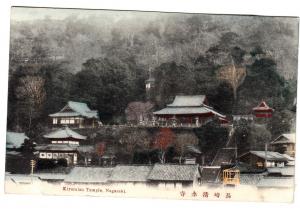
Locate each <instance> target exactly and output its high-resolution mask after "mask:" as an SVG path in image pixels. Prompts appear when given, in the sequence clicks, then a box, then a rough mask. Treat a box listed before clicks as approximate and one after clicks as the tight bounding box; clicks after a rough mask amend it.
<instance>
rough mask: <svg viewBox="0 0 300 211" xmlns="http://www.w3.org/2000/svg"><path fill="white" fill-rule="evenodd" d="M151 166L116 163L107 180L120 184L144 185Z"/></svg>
mask: <svg viewBox="0 0 300 211" xmlns="http://www.w3.org/2000/svg"><path fill="white" fill-rule="evenodd" d="M152 168H153V166H150V165H117V166H116V167H115V168H114V169H113V171H112V173H111V177H110V178H109V181H110V182H113V183H118V184H122V185H124V184H125V185H145V183H146V182H147V181H148V175H149V174H150V172H151V170H152Z"/></svg>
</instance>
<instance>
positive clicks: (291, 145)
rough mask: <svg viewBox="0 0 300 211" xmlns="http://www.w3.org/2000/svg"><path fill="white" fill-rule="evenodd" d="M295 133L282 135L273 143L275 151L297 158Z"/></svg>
mask: <svg viewBox="0 0 300 211" xmlns="http://www.w3.org/2000/svg"><path fill="white" fill-rule="evenodd" d="M295 144H296V135H295V133H288V134H282V135H280V136H279V137H277V138H276V139H275V140H274V141H272V142H271V147H272V149H273V151H275V152H279V153H282V154H287V155H289V156H291V157H295Z"/></svg>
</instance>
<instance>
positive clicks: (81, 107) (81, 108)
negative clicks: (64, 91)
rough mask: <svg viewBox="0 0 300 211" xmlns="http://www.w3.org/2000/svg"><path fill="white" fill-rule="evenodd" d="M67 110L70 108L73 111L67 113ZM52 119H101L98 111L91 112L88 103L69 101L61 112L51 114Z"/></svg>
mask: <svg viewBox="0 0 300 211" xmlns="http://www.w3.org/2000/svg"><path fill="white" fill-rule="evenodd" d="M66 108H70V109H71V110H72V111H73V112H72V111H71V112H70V111H67V112H66V111H65V109H66ZM49 116H51V117H61V116H72V117H73V116H84V117H87V118H99V117H98V111H96V110H91V109H90V108H89V107H88V106H87V104H86V103H81V102H74V101H69V102H68V104H67V105H66V106H65V107H64V108H63V109H62V110H60V111H59V112H57V113H54V114H50V115H49Z"/></svg>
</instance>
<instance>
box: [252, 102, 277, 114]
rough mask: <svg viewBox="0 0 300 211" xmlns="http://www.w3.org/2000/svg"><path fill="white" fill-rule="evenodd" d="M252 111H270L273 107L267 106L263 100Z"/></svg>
mask: <svg viewBox="0 0 300 211" xmlns="http://www.w3.org/2000/svg"><path fill="white" fill-rule="evenodd" d="M253 110H254V111H258V112H259V111H270V112H273V111H274V109H273V108H271V107H269V106H268V105H267V103H266V102H265V101H261V103H260V104H259V105H258V106H256V107H254V108H253Z"/></svg>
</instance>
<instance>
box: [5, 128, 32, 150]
mask: <svg viewBox="0 0 300 211" xmlns="http://www.w3.org/2000/svg"><path fill="white" fill-rule="evenodd" d="M28 139H29V138H28V137H27V136H26V135H25V133H16V132H7V133H6V148H9V149H12V148H20V147H21V146H22V144H23V143H24V141H25V140H28Z"/></svg>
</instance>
